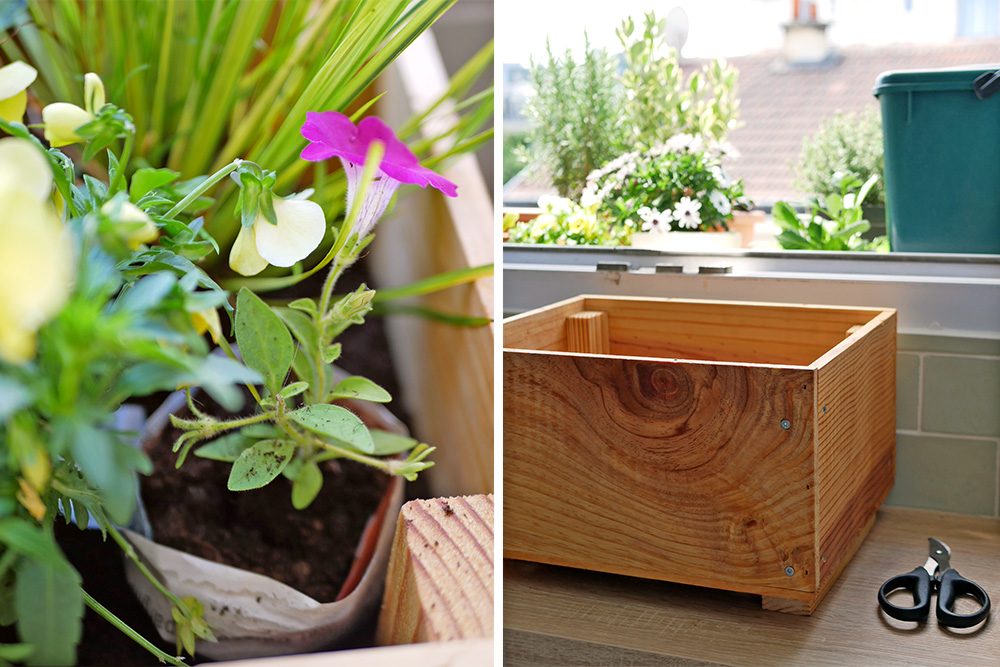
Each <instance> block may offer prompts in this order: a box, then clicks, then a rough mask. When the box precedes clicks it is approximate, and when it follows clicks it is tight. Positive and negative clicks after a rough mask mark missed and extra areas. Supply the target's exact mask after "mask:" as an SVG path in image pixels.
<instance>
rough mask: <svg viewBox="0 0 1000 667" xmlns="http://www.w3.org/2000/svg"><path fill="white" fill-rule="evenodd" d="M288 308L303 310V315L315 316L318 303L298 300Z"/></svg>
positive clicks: (310, 300) (309, 300)
mask: <svg viewBox="0 0 1000 667" xmlns="http://www.w3.org/2000/svg"><path fill="white" fill-rule="evenodd" d="M288 307H289V308H294V309H295V310H301V311H302V312H303V313H309V314H314V313H315V312H316V302H315V301H314V300H313V299H296V300H295V301H292V302H290V303H289V304H288Z"/></svg>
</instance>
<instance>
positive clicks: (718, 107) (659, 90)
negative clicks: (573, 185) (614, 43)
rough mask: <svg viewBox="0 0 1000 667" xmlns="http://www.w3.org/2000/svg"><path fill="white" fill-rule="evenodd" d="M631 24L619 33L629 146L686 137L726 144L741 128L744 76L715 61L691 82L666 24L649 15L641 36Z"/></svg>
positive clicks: (624, 22) (654, 143)
mask: <svg viewBox="0 0 1000 667" xmlns="http://www.w3.org/2000/svg"><path fill="white" fill-rule="evenodd" d="M635 28H636V26H635V22H634V21H633V20H632V19H631V18H628V19H626V20H624V21H623V22H622V25H621V27H620V28H619V29H618V30H616V34H617V35H618V39H619V41H621V44H622V47H623V48H624V53H625V65H626V67H625V72H624V74H623V75H622V79H621V80H622V84H623V86H624V89H625V90H624V96H623V102H622V103H623V106H624V116H625V127H626V136H625V140H626V141H627V142H628V144H629V145H633V144H634V145H637V146H638V147H639V148H651V147H653V146H655V145H656V144H659V143H664V142H666V141H667V140H668V139H669V138H670V137H672V136H674V135H677V134H682V133H687V134H693V135H705V136H709V137H712V138H713V139H715V140H716V141H722V140H724V139H725V138H726V135H727V134H728V132H729V131H730V130H733V129H735V128H736V127H737V117H738V115H739V98H738V97H737V94H736V91H737V78H738V76H739V72H738V71H737V70H736V68H734V67H732V66H729V65H727V64H726V63H725V61H723V60H713V61H712V62H711V63H709V64H707V65H705V66H704V67H702V69H701V70H699V71H697V72H693V73H692V74H691V76H690V77H688V79H687V81H684V73H683V71H682V70H681V66H680V63H679V61H678V57H677V50H676V49H674V48H672V47H668V46H667V43H666V38H665V36H666V19H657V18H656V14H655V12H649V13H647V14H646V15H645V22H644V24H643V29H642V32H641V33H637V32H636V30H635Z"/></svg>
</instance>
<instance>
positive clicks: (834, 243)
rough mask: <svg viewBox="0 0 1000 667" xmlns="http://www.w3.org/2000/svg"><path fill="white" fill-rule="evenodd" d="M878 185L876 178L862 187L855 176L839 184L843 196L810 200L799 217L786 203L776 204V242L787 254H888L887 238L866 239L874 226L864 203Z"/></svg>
mask: <svg viewBox="0 0 1000 667" xmlns="http://www.w3.org/2000/svg"><path fill="white" fill-rule="evenodd" d="M877 182H878V174H873V175H872V176H870V177H869V178H868V180H867V181H865V182H864V183H863V184H862V183H861V182H860V181H858V180H857V179H855V178H854V177H853V176H845V177H843V178H842V179H841V181H840V193H839V194H830V195H826V196H825V197H822V198H821V197H818V196H814V197H811V198H810V199H809V200H808V201H807V202H806V204H805V207H806V212H805V213H801V214H800V213H796V211H795V209H794V208H792V207H791V205H789V204H788V203H787V202H783V201H779V202H776V203H775V204H774V209H773V212H774V222H775V224H777V225H778V227H779V228H780V229H781V230H782V231H781V233H780V234H778V236H777V238H776V240H777V242H778V244H779V245H781V247H782V248H784V249H786V250H868V251H876V252H888V251H889V240H888V238H887V237H886V236H878V237H875V238H874V239H867V238H865V236H864V235H865V234H866V233H867V232H868V231H869V230H870V229H871V223H870V222H869V221H868V220H866V219H865V217H864V216H865V214H864V209H863V207H862V202H864V201H865V198H866V197H867V196H868V193H869V192H870V191H871V190H872V188H873V187H875V184H876V183H877Z"/></svg>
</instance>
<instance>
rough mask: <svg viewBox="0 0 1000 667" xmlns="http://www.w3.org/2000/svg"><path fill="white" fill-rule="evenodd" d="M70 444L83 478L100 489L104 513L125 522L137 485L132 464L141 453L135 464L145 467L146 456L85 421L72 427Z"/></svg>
mask: <svg viewBox="0 0 1000 667" xmlns="http://www.w3.org/2000/svg"><path fill="white" fill-rule="evenodd" d="M70 447H71V450H72V453H73V458H74V459H75V460H76V463H77V465H79V466H80V471H81V472H83V474H84V476H85V477H86V478H87V481H88V482H90V484H92V485H93V486H95V487H97V488H98V489H100V491H101V495H102V496H103V497H104V500H105V509H106V510H107V513H108V516H110V517H111V519H112V520H113V521H115V522H117V523H120V524H123V525H124V524H127V523H128V522H129V519H131V517H132V510H133V509H134V507H135V498H136V491H137V489H138V482H137V480H136V478H135V474H134V473H133V468H134V467H136V464H137V462H138V461H139V459H138V458H137V457H142V461H143V462H144V463H139V465H145V466H146V469H148V466H149V462H148V460H147V459H146V458H145V456H144V455H143V454H142V452H140V451H138V450H137V449H135V448H134V447H131V446H129V445H126V444H123V443H120V442H116V441H115V440H114V439H113V436H111V434H109V433H108V432H107V431H104V430H102V429H97V428H94V427H93V426H90V425H85V424H79V425H77V427H76V428H75V429H74V431H73V438H72V442H71V444H70ZM126 449H127V450H128V451H126Z"/></svg>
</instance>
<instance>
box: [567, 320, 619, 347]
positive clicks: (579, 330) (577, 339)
mask: <svg viewBox="0 0 1000 667" xmlns="http://www.w3.org/2000/svg"><path fill="white" fill-rule="evenodd" d="M566 347H567V349H568V350H569V351H570V352H580V353H583V354H611V343H610V339H609V338H608V314H607V313H605V312H601V311H598V310H585V311H582V312H579V313H575V314H573V315H570V316H569V317H567V318H566Z"/></svg>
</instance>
